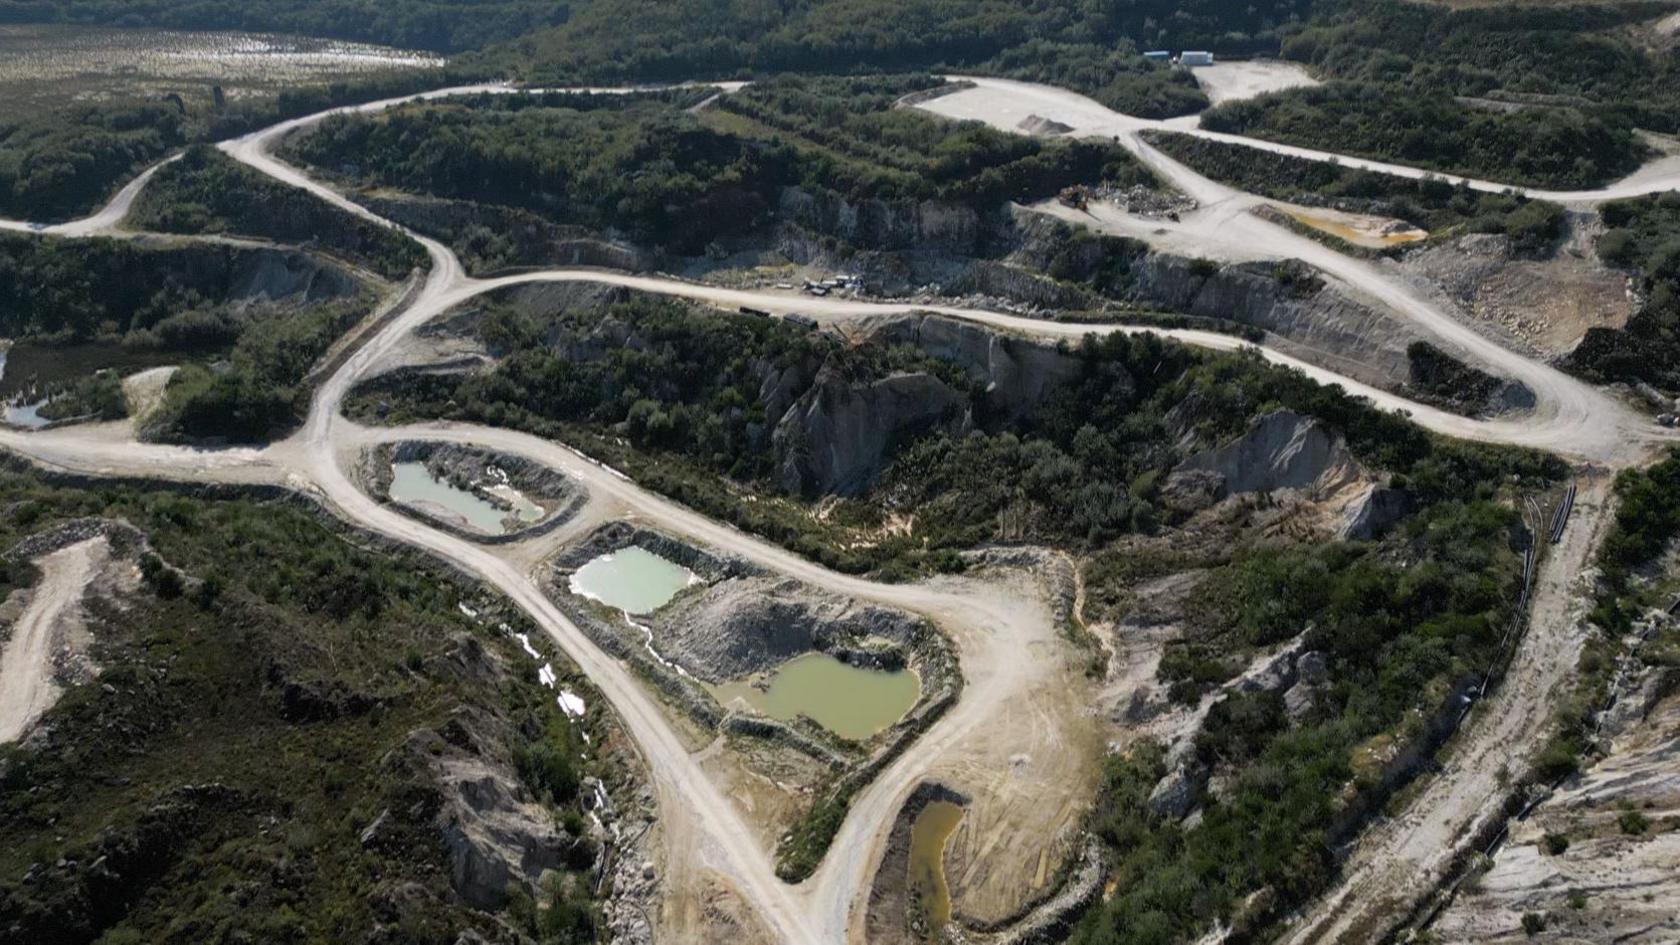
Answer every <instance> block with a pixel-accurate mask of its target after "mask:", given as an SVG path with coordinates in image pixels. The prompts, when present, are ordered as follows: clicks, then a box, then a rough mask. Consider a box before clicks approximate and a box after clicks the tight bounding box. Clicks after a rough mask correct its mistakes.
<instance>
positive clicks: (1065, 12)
mask: <svg viewBox="0 0 1680 945" xmlns="http://www.w3.org/2000/svg"><path fill="white" fill-rule="evenodd" d="M1311 9H1312V2H1311V0H1262V2H1257V3H1250V4H1245V5H1240V6H1239V5H1234V4H1230V3H1227V2H1223V0H1188V2H1175V0H1100V2H1096V3H1072V2H1069V0H1027V2H1021V3H1001V2H996V0H911V2H908V3H905V2H893V3H885V2H882V0H791V2H788V3H783V4H779V5H776V4H770V5H756V6H754V5H744V4H739V3H732V2H727V0H614V2H607V0H592V2H589V3H576V4H574V5H573V9H572V15H571V17H570V19H569V20H567V22H566V23H565V24H563V25H560V26H557V27H555V28H553V29H549V30H544V31H540V32H538V33H536V34H534V35H532V36H530V37H527V38H524V39H522V40H519V41H516V42H515V43H513V44H511V45H510V46H509V48H508V49H507V50H506V52H505V59H504V61H508V62H511V63H519V64H523V65H525V66H526V67H527V68H529V69H531V70H532V74H533V75H534V76H537V77H539V78H544V79H555V78H560V79H572V78H581V79H587V80H590V81H626V80H633V79H662V80H676V79H686V78H693V77H700V76H705V77H723V76H733V75H743V74H764V73H775V72H831V73H843V72H857V71H891V70H904V69H919V68H928V69H932V68H941V69H943V68H950V69H958V68H968V69H973V68H976V67H986V66H988V65H989V61H990V60H992V59H993V57H996V56H998V55H999V54H1000V53H1003V52H1004V51H1006V50H1009V49H1012V48H1015V47H1019V46H1022V45H1023V44H1026V43H1030V42H1033V41H1045V42H1048V43H1052V44H1071V45H1076V46H1080V47H1085V48H1087V49H1092V50H1093V51H1094V49H1096V48H1106V49H1112V48H1114V47H1116V46H1117V45H1119V44H1120V43H1122V42H1123V41H1128V40H1129V41H1131V42H1132V43H1134V44H1135V45H1136V46H1137V47H1138V48H1147V49H1154V48H1173V49H1184V48H1210V49H1215V50H1218V51H1221V52H1227V53H1258V52H1275V51H1276V50H1277V48H1278V45H1279V42H1280V37H1281V35H1282V31H1283V30H1284V29H1285V28H1286V27H1288V26H1289V25H1290V24H1292V23H1294V22H1296V21H1298V20H1300V19H1302V18H1304V17H1306V16H1307V15H1308V14H1309V13H1310V11H1311ZM1097 81H1102V77H1100V76H1099V77H1097Z"/></svg>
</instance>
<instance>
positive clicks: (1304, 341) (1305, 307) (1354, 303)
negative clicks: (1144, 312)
mask: <svg viewBox="0 0 1680 945" xmlns="http://www.w3.org/2000/svg"><path fill="white" fill-rule="evenodd" d="M1132 275H1133V279H1134V283H1133V287H1132V290H1131V297H1132V299H1133V300H1134V301H1136V302H1138V303H1140V304H1145V305H1150V306H1153V307H1156V308H1162V309H1166V310H1167V311H1171V312H1180V313H1183V314H1186V315H1198V316H1203V317H1208V318H1225V319H1230V320H1232V321H1236V322H1241V323H1243V324H1244V325H1253V326H1254V327H1256V328H1263V329H1265V330H1266V331H1268V332H1273V333H1276V334H1277V335H1279V336H1281V337H1282V338H1284V339H1286V340H1288V341H1292V342H1295V343H1297V344H1300V345H1302V346H1305V347H1309V348H1311V349H1313V350H1314V352H1315V353H1317V355H1318V359H1319V360H1323V353H1324V352H1334V353H1335V354H1337V355H1340V356H1341V357H1340V358H1337V359H1336V361H1335V363H1334V364H1332V365H1330V366H1332V367H1335V368H1336V369H1337V370H1343V371H1347V372H1349V373H1351V374H1352V375H1353V376H1355V377H1357V378H1359V379H1360V380H1363V381H1367V382H1371V383H1377V384H1382V385H1396V384H1399V383H1403V382H1404V380H1405V378H1406V377H1407V376H1408V372H1409V371H1410V367H1411V363H1410V360H1409V359H1408V358H1407V356H1406V347H1407V345H1409V344H1410V343H1411V342H1413V341H1416V340H1418V339H1419V336H1418V335H1417V334H1416V333H1415V332H1414V331H1413V330H1412V329H1411V327H1410V326H1409V325H1407V324H1406V323H1405V322H1402V321H1401V320H1399V319H1398V318H1396V317H1394V316H1391V315H1389V314H1388V313H1386V312H1383V311H1380V310H1378V309H1374V308H1371V307H1370V306H1367V305H1365V304H1363V303H1362V302H1359V301H1358V300H1356V299H1353V298H1351V297H1350V296H1348V295H1346V294H1345V293H1343V292H1342V291H1341V290H1340V289H1338V288H1337V287H1336V286H1335V285H1333V284H1330V283H1326V282H1325V281H1324V280H1322V279H1320V278H1317V277H1316V276H1314V275H1312V274H1311V271H1310V270H1308V269H1307V268H1306V267H1305V266H1301V265H1299V264H1292V263H1287V262H1286V263H1281V264H1277V263H1241V264H1236V265H1223V266H1210V265H1209V264H1206V263H1203V262H1200V261H1198V260H1192V259H1187V258H1185V257H1183V256H1173V255H1170V254H1166V253H1149V254H1148V255H1146V256H1144V257H1143V258H1142V259H1140V260H1138V262H1137V263H1136V264H1135V265H1134V266H1133V268H1132ZM1343 359H1345V363H1344V360H1343Z"/></svg>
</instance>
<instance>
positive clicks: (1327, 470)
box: [1173, 410, 1353, 496]
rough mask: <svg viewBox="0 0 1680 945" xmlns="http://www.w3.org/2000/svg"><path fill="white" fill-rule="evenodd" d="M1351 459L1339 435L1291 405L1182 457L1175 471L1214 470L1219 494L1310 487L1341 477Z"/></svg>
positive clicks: (1193, 472) (1179, 472)
mask: <svg viewBox="0 0 1680 945" xmlns="http://www.w3.org/2000/svg"><path fill="white" fill-rule="evenodd" d="M1352 466H1353V459H1352V457H1350V456H1349V455H1348V452H1347V448H1346V447H1345V446H1344V445H1343V444H1342V442H1341V439H1340V438H1339V437H1335V436H1332V435H1331V434H1330V432H1329V431H1328V430H1326V429H1325V428H1324V427H1323V425H1321V424H1320V423H1319V422H1318V421H1317V420H1314V419H1312V418H1311V417H1304V416H1302V415H1300V414H1298V413H1295V412H1293V411H1289V410H1278V411H1274V412H1273V413H1269V414H1266V415H1265V416H1263V417H1261V418H1259V419H1258V420H1256V421H1255V422H1254V425H1253V426H1251V427H1250V428H1249V430H1248V432H1247V433H1245V434H1243V435H1242V436H1240V437H1238V438H1236V439H1235V440H1232V441H1231V442H1229V443H1226V444H1224V445H1222V446H1219V447H1216V448H1214V449H1209V450H1203V451H1202V452H1199V453H1196V454H1194V455H1192V456H1190V457H1189V458H1188V459H1186V460H1185V461H1184V462H1183V463H1180V464H1179V466H1178V469H1176V470H1174V472H1173V475H1174V476H1179V475H1180V474H1195V473H1211V474H1213V475H1216V476H1218V477H1219V478H1220V482H1221V485H1220V488H1219V492H1218V494H1219V495H1220V496H1224V495H1230V494H1232V493H1239V492H1273V491H1275V490H1278V489H1311V488H1315V487H1318V486H1321V485H1325V484H1326V480H1328V479H1331V478H1335V479H1337V480H1340V479H1342V478H1344V475H1345V474H1346V473H1348V472H1350V471H1351V467H1352Z"/></svg>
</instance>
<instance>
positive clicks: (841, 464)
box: [762, 315, 1084, 495]
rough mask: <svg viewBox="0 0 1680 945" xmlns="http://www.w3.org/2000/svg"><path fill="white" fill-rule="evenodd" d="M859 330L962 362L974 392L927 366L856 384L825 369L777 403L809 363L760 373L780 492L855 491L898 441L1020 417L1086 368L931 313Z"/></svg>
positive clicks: (1055, 352) (1050, 350)
mask: <svg viewBox="0 0 1680 945" xmlns="http://www.w3.org/2000/svg"><path fill="white" fill-rule="evenodd" d="M867 338H868V340H869V341H871V342H875V343H881V344H886V345H908V346H911V347H914V348H916V349H917V350H919V351H921V352H922V353H923V354H925V355H927V356H929V357H932V358H935V359H938V360H940V361H944V362H946V363H947V364H950V365H951V366H953V367H955V368H957V369H959V370H961V371H962V372H963V373H964V374H966V375H968V377H969V378H971V379H972V381H973V383H974V386H975V388H976V389H977V390H978V391H979V392H980V393H979V395H978V399H976V398H975V397H974V396H972V395H971V394H970V393H969V392H968V391H964V390H958V389H955V388H953V387H952V386H951V384H949V383H947V382H946V381H944V380H942V379H940V378H938V377H935V376H933V375H932V374H928V373H922V372H915V373H906V374H899V375H895V376H892V377H887V378H883V379H881V380H876V381H865V382H860V381H853V380H850V379H848V378H846V377H845V376H843V375H842V374H841V373H840V372H838V371H836V370H833V369H830V368H823V369H822V370H820V371H818V372H817V373H816V377H815V380H814V382H812V383H811V384H810V386H809V387H807V388H806V389H805V390H804V392H803V393H802V394H800V395H799V396H798V397H797V398H795V399H793V400H792V402H791V404H790V405H789V406H787V407H786V408H785V409H781V408H782V407H783V403H784V402H785V401H786V400H787V398H788V396H789V395H790V393H791V391H792V390H793V389H794V388H796V387H798V386H799V385H800V383H801V382H802V381H803V380H804V377H805V376H806V372H808V371H809V368H808V367H805V366H799V365H796V366H793V367H789V368H785V369H782V370H780V371H778V372H776V373H774V374H772V375H770V376H767V377H766V379H765V381H764V385H763V388H762V391H763V393H764V401H765V414H766V416H779V418H780V419H779V420H778V421H777V423H776V426H775V431H774V434H773V437H774V443H775V444H776V449H777V451H778V455H779V456H780V457H781V484H782V486H783V488H785V489H786V490H787V491H789V492H791V493H794V494H797V495H824V494H836V495H857V494H860V493H862V492H864V491H867V490H868V489H869V487H870V486H872V485H874V483H875V480H876V478H877V477H878V476H879V475H880V473H881V470H882V468H883V467H885V465H886V464H887V463H888V462H889V461H890V460H891V458H892V452H893V449H894V448H895V447H896V446H897V445H898V444H899V443H902V442H903V441H904V440H905V439H907V438H909V437H913V436H918V435H922V434H925V433H929V432H933V431H945V432H948V433H962V432H964V431H966V430H969V429H973V428H977V427H987V428H990V427H997V426H1007V425H1009V424H1013V423H1017V422H1020V421H1022V420H1025V419H1028V418H1030V417H1031V415H1032V413H1033V412H1034V411H1035V410H1036V409H1037V408H1038V406H1039V404H1041V403H1043V401H1044V398H1045V397H1047V396H1049V395H1050V394H1051V393H1052V392H1054V391H1055V390H1056V389H1057V388H1058V387H1060V386H1061V385H1062V384H1065V383H1067V382H1068V381H1070V380H1072V379H1074V378H1075V377H1077V376H1078V375H1079V373H1080V371H1082V370H1084V365H1083V363H1082V362H1081V361H1080V359H1079V358H1078V357H1077V356H1075V355H1073V354H1069V353H1067V352H1065V351H1062V350H1060V349H1058V348H1056V347H1054V346H1051V345H1046V344H1041V343H1038V342H1033V341H1028V340H1026V339H1023V338H1017V337H1013V336H1010V335H1006V334H1002V333H1000V332H997V331H993V330H990V329H987V328H984V327H982V326H979V325H974V324H972V323H968V322H963V321H959V320H957V319H952V318H945V317H942V316H937V315H911V316H898V317H893V318H888V319H883V320H881V321H878V322H876V323H874V324H873V325H871V326H870V327H869V329H868V331H867Z"/></svg>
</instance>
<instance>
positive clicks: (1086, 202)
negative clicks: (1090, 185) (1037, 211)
mask: <svg viewBox="0 0 1680 945" xmlns="http://www.w3.org/2000/svg"><path fill="white" fill-rule="evenodd" d="M1056 200H1057V201H1059V202H1060V203H1061V205H1062V206H1064V207H1072V208H1073V209H1075V210H1084V209H1085V208H1086V207H1088V206H1090V204H1091V192H1090V191H1089V190H1086V189H1085V188H1084V186H1082V185H1078V184H1075V185H1074V186H1072V187H1063V188H1062V192H1061V193H1059V194H1057V195H1056Z"/></svg>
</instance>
